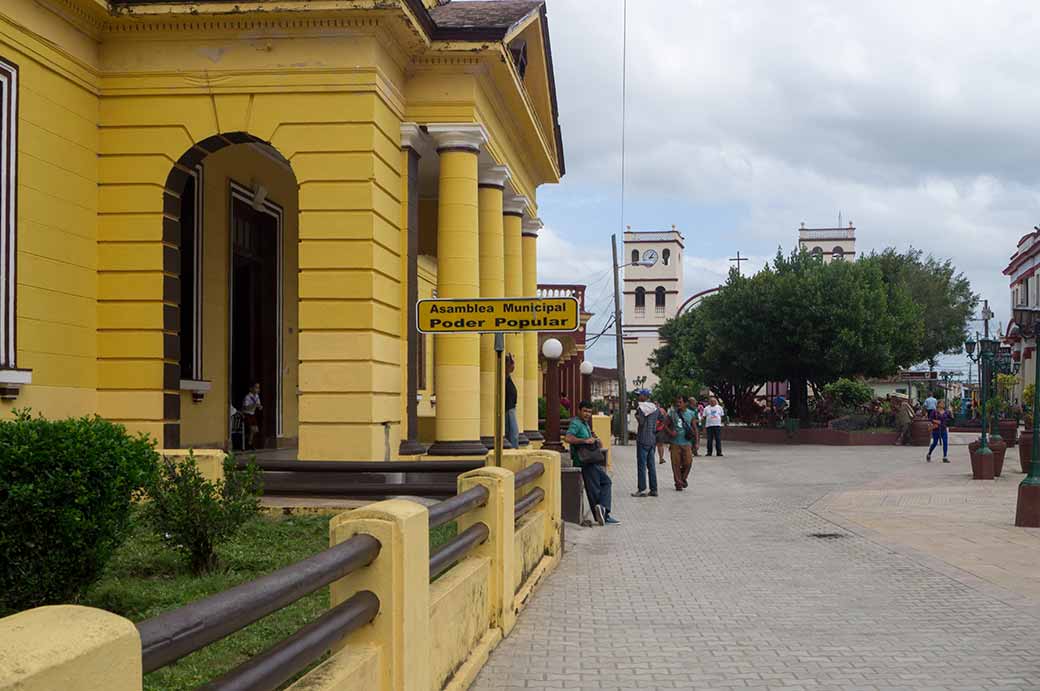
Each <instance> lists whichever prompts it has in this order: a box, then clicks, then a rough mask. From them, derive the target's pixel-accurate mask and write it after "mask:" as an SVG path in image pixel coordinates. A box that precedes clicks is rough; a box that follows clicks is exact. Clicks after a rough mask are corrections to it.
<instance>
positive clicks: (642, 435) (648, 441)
mask: <svg viewBox="0 0 1040 691" xmlns="http://www.w3.org/2000/svg"><path fill="white" fill-rule="evenodd" d="M637 393H638V395H639V403H638V404H637V405H636V421H637V422H638V423H639V427H638V428H637V431H636V491H635V492H633V493H632V496H633V497H646V496H651V497H656V496H657V468H656V467H655V466H654V446H655V445H656V443H657V423H658V418H659V417H660V414H659V411H660V410H661V408H660V406H658V405H657V404H656V403H653V402H651V401H650V391H649V390H648V389H640V390H639V391H638V392H637ZM648 475H649V477H650V492H649V494H648V493H647V482H646V480H647V476H648Z"/></svg>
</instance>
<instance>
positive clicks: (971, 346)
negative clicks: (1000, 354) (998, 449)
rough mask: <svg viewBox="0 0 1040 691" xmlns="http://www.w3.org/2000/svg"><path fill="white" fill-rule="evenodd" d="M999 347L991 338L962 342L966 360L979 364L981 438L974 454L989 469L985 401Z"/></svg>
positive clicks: (991, 474) (991, 461) (987, 412)
mask: <svg viewBox="0 0 1040 691" xmlns="http://www.w3.org/2000/svg"><path fill="white" fill-rule="evenodd" d="M976 345H978V347H979V354H978V356H976V355H975V346H976ZM999 347H1000V343H999V342H998V341H997V340H996V339H993V338H982V339H979V341H978V342H977V343H976V341H974V340H973V339H972V338H971V337H969V338H968V340H967V341H965V342H964V350H966V351H967V353H968V358H970V359H971V360H972V362H977V363H979V381H980V383H981V385H982V391H981V392H980V394H979V395H980V397H981V399H982V400H981V401H980V405H981V406H982V438H981V439H980V442H981V444H980V446H979V450H978V451H976V452H975V455H976V457H980V459H981V461H980V462H981V464H982V465H983V466H986V465H988V466H989V467H990V468H992V467H993V452H992V451H991V450H990V448H989V440H988V439H987V434H986V433H987V431H988V430H987V428H988V427H989V411H988V410H987V406H986V403H987V399H988V398H989V380H990V377H991V372H992V365H993V359H994V358H995V357H996V354H997V349H998V348H999ZM984 474H986V475H989V476H990V477H992V476H993V472H992V470H990V471H989V472H988V473H984Z"/></svg>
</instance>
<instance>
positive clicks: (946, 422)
mask: <svg viewBox="0 0 1040 691" xmlns="http://www.w3.org/2000/svg"><path fill="white" fill-rule="evenodd" d="M928 419H929V420H931V421H932V445H931V446H930V447H928V455H927V456H925V460H926V461H928V462H929V463H931V462H932V452H933V451H935V447H936V446H938V445H939V440H942V446H943V460H942V462H943V463H949V462H950V459H949V457H948V456H947V454H948V452H949V445H950V435H949V430H948V429H947V428H948V427H949V426H950V425H952V424H953V413H951V412H950V411H948V410H946V401H938V403H937V404H936V406H935V410H932V411H929V412H928Z"/></svg>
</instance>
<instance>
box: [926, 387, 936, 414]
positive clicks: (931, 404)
mask: <svg viewBox="0 0 1040 691" xmlns="http://www.w3.org/2000/svg"><path fill="white" fill-rule="evenodd" d="M937 403H938V401H936V400H935V396H934V395H933V394H932V392H931V391H929V392H928V398H926V399H924V409H925V410H926V411H928V412H929V413H930V412H932V411H933V410H935V406H936V404H937Z"/></svg>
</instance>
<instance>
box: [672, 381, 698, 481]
mask: <svg viewBox="0 0 1040 691" xmlns="http://www.w3.org/2000/svg"><path fill="white" fill-rule="evenodd" d="M668 418H669V420H668V421H669V431H668V434H669V436H671V438H672V479H674V480H675V491H676V492H682V491H683V490H684V489H686V488H687V487H689V486H690V482H689V477H690V469H691V468H693V441H694V439H696V438H697V412H696V411H694V410H690V409H689V407H688V406H687V405H686V397H685V396H676V398H675V407H674V408H672V411H671V412H670V413H669V415H668Z"/></svg>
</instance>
